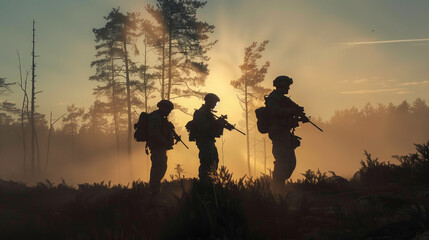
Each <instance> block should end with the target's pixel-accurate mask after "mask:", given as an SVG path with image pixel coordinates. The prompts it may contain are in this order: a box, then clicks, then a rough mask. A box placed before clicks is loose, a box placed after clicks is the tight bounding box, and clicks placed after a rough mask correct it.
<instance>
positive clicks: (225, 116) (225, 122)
mask: <svg viewBox="0 0 429 240" xmlns="http://www.w3.org/2000/svg"><path fill="white" fill-rule="evenodd" d="M211 112H212V115H213V116H214V117H215V118H216V119H219V120H221V121H222V123H223V127H224V128H226V129H228V130H229V131H231V130H236V131H237V132H239V133H241V134H243V135H246V134H245V133H244V132H242V131H240V130H238V129H237V128H236V127H235V125H232V124H231V123H229V122H228V121H227V120H226V119H227V118H228V116H227V115H220V117H219V116H216V115H215V114H214V113H213V112H214V111H213V110H212V111H211Z"/></svg>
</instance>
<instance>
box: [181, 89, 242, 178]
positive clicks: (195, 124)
mask: <svg viewBox="0 0 429 240" xmlns="http://www.w3.org/2000/svg"><path fill="white" fill-rule="evenodd" d="M204 101H205V103H204V104H203V105H202V106H201V107H200V108H199V109H197V110H195V112H194V116H193V120H192V121H190V122H189V123H188V124H187V129H188V130H189V134H190V137H189V140H190V141H195V142H196V144H197V147H198V149H199V151H200V152H199V154H198V157H199V158H200V167H199V169H198V177H199V178H200V180H202V181H210V180H211V178H212V176H213V174H215V173H216V171H217V168H218V163H219V155H218V151H217V148H216V145H215V142H216V139H215V138H219V137H220V136H221V135H222V134H223V129H224V128H226V129H228V130H230V131H231V130H232V129H235V127H234V126H233V125H231V124H229V123H228V122H227V121H226V120H225V118H226V116H222V117H216V116H215V115H213V113H212V111H213V109H214V108H215V107H216V105H217V103H218V102H219V101H220V99H219V97H218V96H217V95H216V94H213V93H208V94H207V95H206V96H205V97H204Z"/></svg>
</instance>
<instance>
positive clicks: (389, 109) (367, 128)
mask: <svg viewBox="0 0 429 240" xmlns="http://www.w3.org/2000/svg"><path fill="white" fill-rule="evenodd" d="M428 120H429V106H428V103H427V101H426V100H424V99H421V98H417V99H415V100H414V101H413V102H412V103H409V102H407V101H403V102H402V103H400V104H398V105H395V104H392V103H390V104H387V105H384V104H378V105H373V104H370V103H367V104H366V105H365V106H363V107H362V108H357V107H351V108H347V109H343V110H337V111H336V112H335V114H334V115H333V116H332V117H331V119H330V120H329V121H325V122H319V123H318V124H320V126H321V127H322V128H323V129H324V130H325V132H324V133H316V131H315V130H313V129H312V127H311V126H306V127H303V128H301V129H299V130H298V131H297V132H298V135H300V136H301V137H303V139H304V140H303V145H302V149H304V148H305V151H303V153H302V156H303V158H304V159H301V161H304V162H303V164H306V163H305V161H308V162H310V163H311V164H312V165H306V167H307V169H311V168H316V167H318V168H319V167H320V168H321V169H323V170H324V171H330V170H336V171H338V172H339V173H341V174H346V175H348V176H350V175H351V174H353V173H354V172H355V171H357V169H358V168H359V160H360V159H363V158H364V150H367V151H368V152H370V153H373V155H375V156H378V157H380V159H381V160H382V161H392V162H394V163H398V162H396V160H392V158H391V157H392V155H401V154H405V153H407V152H411V151H413V149H414V147H415V146H414V145H413V143H417V144H418V143H422V142H427V141H428V140H429V124H428ZM316 122H317V121H316ZM298 151H299V150H298ZM304 168H305V167H304Z"/></svg>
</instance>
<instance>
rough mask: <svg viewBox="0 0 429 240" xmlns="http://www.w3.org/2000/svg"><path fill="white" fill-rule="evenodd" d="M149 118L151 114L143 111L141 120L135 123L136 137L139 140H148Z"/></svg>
mask: <svg viewBox="0 0 429 240" xmlns="http://www.w3.org/2000/svg"><path fill="white" fill-rule="evenodd" d="M148 119H149V114H148V113H146V112H142V113H140V116H139V120H138V121H137V123H135V124H134V139H135V140H136V141H137V142H146V141H147V140H148V138H147V135H148V132H147V131H148Z"/></svg>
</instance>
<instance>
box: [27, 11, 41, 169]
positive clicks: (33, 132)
mask: <svg viewBox="0 0 429 240" xmlns="http://www.w3.org/2000/svg"><path fill="white" fill-rule="evenodd" d="M35 24H36V21H35V20H34V19H33V47H32V51H31V99H30V104H31V105H30V121H29V122H30V126H31V172H32V173H33V174H34V169H35V158H36V155H35V154H36V151H37V153H38V152H39V149H38V148H37V145H38V143H37V141H38V140H37V133H36V122H35V121H36V118H35V115H36V107H37V106H36V95H37V94H38V93H40V92H36V62H35V58H36V57H38V56H36V53H35V46H36V29H35ZM36 148H37V149H36ZM38 155H39V154H38ZM37 159H38V166H39V162H40V159H39V157H38V158H37ZM39 170H40V169H39V168H38V171H39Z"/></svg>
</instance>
